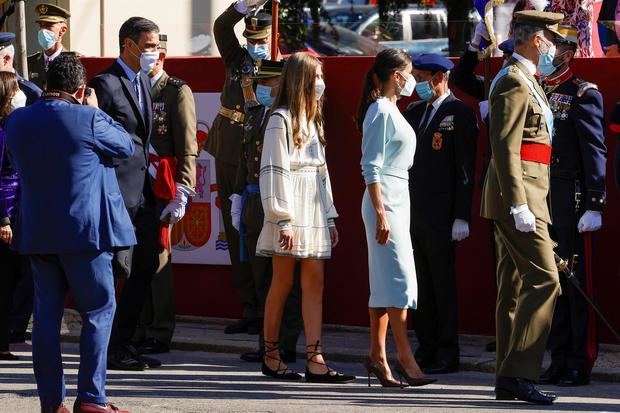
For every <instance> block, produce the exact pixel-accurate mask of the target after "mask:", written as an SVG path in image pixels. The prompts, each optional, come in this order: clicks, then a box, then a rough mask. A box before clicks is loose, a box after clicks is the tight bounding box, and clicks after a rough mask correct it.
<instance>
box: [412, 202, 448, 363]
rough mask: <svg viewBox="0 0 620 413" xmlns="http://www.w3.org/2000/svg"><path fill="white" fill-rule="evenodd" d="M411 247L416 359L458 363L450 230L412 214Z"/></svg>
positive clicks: (426, 361) (429, 361) (430, 361)
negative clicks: (415, 300) (414, 278)
mask: <svg viewBox="0 0 620 413" xmlns="http://www.w3.org/2000/svg"><path fill="white" fill-rule="evenodd" d="M411 218H412V230H413V233H412V236H411V239H412V241H413V251H414V254H413V255H414V258H415V267H416V275H417V280H418V306H417V309H416V310H415V311H414V312H413V323H414V326H415V331H416V336H417V337H418V342H419V343H420V346H419V347H418V349H417V350H416V359H418V360H420V362H421V364H423V365H429V364H431V363H433V361H438V360H443V361H445V362H447V363H448V364H449V365H450V366H458V363H459V342H458V308H457V293H456V271H455V248H454V242H453V241H452V239H451V233H449V232H439V231H437V230H435V229H433V228H431V227H430V226H429V225H428V223H426V222H424V220H423V219H421V218H420V217H419V216H418V215H417V214H416V213H415V212H414V213H413V214H412V217H411Z"/></svg>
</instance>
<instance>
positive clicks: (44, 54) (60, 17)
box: [28, 3, 71, 89]
mask: <svg viewBox="0 0 620 413" xmlns="http://www.w3.org/2000/svg"><path fill="white" fill-rule="evenodd" d="M35 10H36V12H37V13H38V14H39V17H38V18H37V20H36V22H37V23H38V24H39V33H38V35H37V38H38V40H39V46H41V49H42V50H40V51H38V52H36V53H35V54H33V55H30V56H28V72H29V74H28V78H29V79H30V80H31V81H32V82H34V84H36V85H37V86H38V87H40V88H41V89H44V88H45V79H46V72H47V65H48V64H49V62H51V61H52V60H54V59H55V58H56V57H58V55H60V54H61V53H62V52H63V51H65V50H64V49H63V46H62V37H63V36H64V35H65V33H67V30H69V29H68V27H67V19H68V18H69V17H71V13H69V12H68V11H67V10H65V9H63V8H62V7H60V6H57V5H55V4H49V3H41V4H39V5H37V7H36V8H35Z"/></svg>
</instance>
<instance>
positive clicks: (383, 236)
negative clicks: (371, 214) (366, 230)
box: [375, 212, 390, 245]
mask: <svg viewBox="0 0 620 413" xmlns="http://www.w3.org/2000/svg"><path fill="white" fill-rule="evenodd" d="M389 237H390V223H389V222H388V220H387V216H386V215H385V212H378V213H377V235H376V236H375V239H376V240H377V242H378V243H379V244H381V245H385V244H387V242H388V239H389Z"/></svg>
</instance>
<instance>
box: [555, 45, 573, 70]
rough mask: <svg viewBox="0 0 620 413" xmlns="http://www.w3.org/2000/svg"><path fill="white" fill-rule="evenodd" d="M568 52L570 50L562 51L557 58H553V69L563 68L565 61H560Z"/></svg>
mask: <svg viewBox="0 0 620 413" xmlns="http://www.w3.org/2000/svg"><path fill="white" fill-rule="evenodd" d="M568 52H570V50H566V51H564V52H563V53H562V54H560V55H559V56H556V57H554V58H553V66H555V69H556V70H557V69H558V68H559V67H560V66H563V65H564V63H565V61H564V60H563V59H562V58H563V57H564V56H565V55H566V53H568Z"/></svg>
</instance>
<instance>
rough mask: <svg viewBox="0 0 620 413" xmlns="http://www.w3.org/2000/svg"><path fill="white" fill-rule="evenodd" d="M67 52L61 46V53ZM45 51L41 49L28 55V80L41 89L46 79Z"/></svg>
mask: <svg viewBox="0 0 620 413" xmlns="http://www.w3.org/2000/svg"><path fill="white" fill-rule="evenodd" d="M65 52H68V50H65V48H64V47H63V48H62V50H61V53H65ZM44 56H45V53H44V52H43V50H40V51H38V52H36V53H35V54H32V55H30V56H28V80H30V81H31V82H32V83H34V84H35V85H37V86H39V87H40V88H41V90H44V89H45V83H46V81H47V67H45V57H44Z"/></svg>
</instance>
